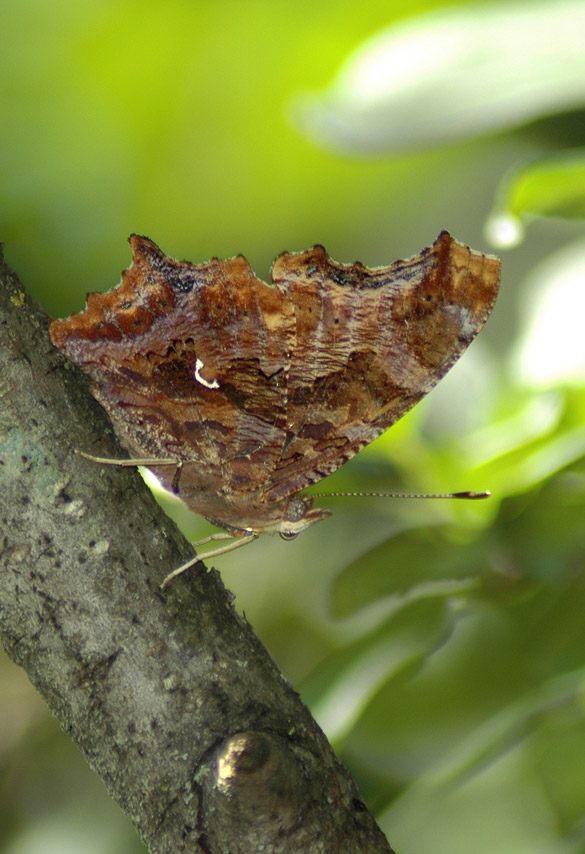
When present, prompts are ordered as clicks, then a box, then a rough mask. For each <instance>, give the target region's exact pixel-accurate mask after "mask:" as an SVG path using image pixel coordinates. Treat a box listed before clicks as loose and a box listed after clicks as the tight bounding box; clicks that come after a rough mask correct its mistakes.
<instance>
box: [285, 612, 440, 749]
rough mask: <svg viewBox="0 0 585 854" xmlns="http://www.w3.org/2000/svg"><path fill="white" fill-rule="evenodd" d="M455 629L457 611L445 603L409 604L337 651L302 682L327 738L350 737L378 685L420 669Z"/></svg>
mask: <svg viewBox="0 0 585 854" xmlns="http://www.w3.org/2000/svg"><path fill="white" fill-rule="evenodd" d="M452 628H453V614H452V611H451V608H450V607H449V605H448V603H446V602H445V601H443V600H437V599H420V600H415V601H413V602H405V603H404V605H403V606H402V607H398V608H397V609H396V610H395V611H394V613H393V614H392V615H391V616H390V617H389V618H388V619H386V620H385V621H384V623H383V624H382V625H381V626H379V627H377V628H376V629H375V631H373V632H370V633H369V634H368V635H367V636H366V637H363V638H360V639H359V640H358V641H356V642H355V643H353V644H350V645H348V646H346V647H344V648H342V649H341V650H339V651H337V652H335V653H333V654H332V655H331V656H330V657H329V658H328V659H327V661H325V662H324V663H323V664H322V665H320V666H319V667H318V668H317V669H316V670H315V671H314V672H313V673H312V674H311V676H310V677H309V678H308V679H306V680H305V681H304V683H303V685H302V686H301V694H302V696H303V699H304V700H305V702H307V703H308V704H309V705H310V706H311V710H312V712H313V714H314V715H315V718H316V719H317V720H318V721H319V723H320V725H321V726H322V727H323V728H324V729H325V730H326V732H327V735H328V737H329V738H331V739H341V738H343V737H344V736H345V735H347V733H348V732H350V731H351V729H352V728H353V726H354V725H355V723H356V721H357V720H358V719H359V717H360V716H361V715H362V713H363V712H364V710H365V709H366V707H367V706H368V704H369V703H370V701H371V700H372V698H373V697H374V696H375V695H376V693H377V692H378V691H379V690H380V688H381V687H382V686H383V685H385V684H387V683H388V681H389V680H391V679H394V678H396V677H397V676H399V675H402V674H404V673H405V672H407V671H409V670H412V669H413V668H416V667H418V666H419V665H420V663H421V662H422V661H423V660H424V659H425V658H426V657H427V656H429V655H430V654H431V653H433V652H434V651H435V650H436V649H437V648H438V647H440V646H441V645H442V644H443V643H444V642H445V641H446V639H447V638H448V637H449V636H450V634H451V631H452Z"/></svg>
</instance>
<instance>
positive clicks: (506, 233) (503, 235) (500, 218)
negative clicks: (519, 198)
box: [485, 214, 525, 249]
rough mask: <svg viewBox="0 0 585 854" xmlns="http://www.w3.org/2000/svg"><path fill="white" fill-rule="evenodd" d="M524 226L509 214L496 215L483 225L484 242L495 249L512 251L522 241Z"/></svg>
mask: <svg viewBox="0 0 585 854" xmlns="http://www.w3.org/2000/svg"><path fill="white" fill-rule="evenodd" d="M524 235H525V231H524V226H523V225H522V223H521V221H520V220H519V219H518V218H517V217H515V216H512V215H511V214H496V215H494V216H491V217H490V218H489V219H488V221H487V222H486V224H485V237H486V240H487V241H488V242H489V243H491V245H492V246H495V247H496V248H497V249H514V247H515V246H519V245H520V243H522V241H523V240H524Z"/></svg>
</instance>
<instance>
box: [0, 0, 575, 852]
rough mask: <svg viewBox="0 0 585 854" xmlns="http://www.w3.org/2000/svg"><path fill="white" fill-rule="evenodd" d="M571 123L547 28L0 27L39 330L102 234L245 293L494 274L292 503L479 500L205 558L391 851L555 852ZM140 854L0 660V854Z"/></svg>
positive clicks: (567, 56) (183, 12)
mask: <svg viewBox="0 0 585 854" xmlns="http://www.w3.org/2000/svg"><path fill="white" fill-rule="evenodd" d="M584 110H585V7H584V6H583V4H582V2H576V0H573V2H568V0H550V2H543V3H539V4H537V3H535V2H533V0H527V2H525V3H522V2H514V3H513V2H508V0H501V2H499V3H498V2H494V3H491V4H488V3H483V4H478V3H472V2H459V3H456V4H453V3H451V4H448V5H447V4H444V3H433V2H432V0H426V2H423V1H422V0H408V2H405V0H359V2H358V0H317V2H315V0H312V2H307V0H288V1H287V2H281V3H274V2H272V0H248V2H237V0H191V2H187V0H166V2H164V3H162V2H155V0H141V2H136V1H135V0H99V2H97V0H87V2H83V3H79V2H74V0H52V2H46V0H4V2H3V3H2V8H1V9H0V127H1V133H0V238H1V239H2V240H3V241H4V243H5V255H6V258H7V260H8V261H9V263H10V264H11V265H12V266H13V267H14V269H15V270H16V271H17V272H18V273H19V275H20V276H21V277H22V279H23V281H24V283H25V285H26V287H27V288H28V290H29V291H30V292H31V293H32V294H33V295H34V296H35V297H36V298H37V299H38V300H40V301H41V302H43V303H44V304H45V305H46V307H47V309H48V310H49V312H50V313H51V314H53V315H54V316H59V315H64V314H69V313H71V312H72V311H78V310H80V309H81V308H82V307H83V301H84V295H85V293H86V292H87V291H92V290H108V289H109V288H110V287H112V286H114V285H115V284H116V283H117V281H118V280H119V275H120V271H121V270H122V269H123V268H124V267H126V266H127V265H128V264H129V261H130V253H129V247H128V246H127V244H126V238H127V236H128V235H129V234H130V233H131V232H138V233H143V234H147V235H149V236H150V237H152V238H153V239H154V240H155V241H156V242H157V243H159V244H160V245H161V247H162V248H163V249H164V250H165V251H166V252H167V253H168V254H171V255H173V256H175V257H179V258H188V259H189V260H192V261H203V260H206V259H207V258H209V257H211V256H213V255H217V256H220V257H221V256H230V255H234V254H236V253H238V252H242V253H243V254H245V255H246V257H247V258H248V259H249V261H250V262H251V263H252V265H253V267H254V268H255V270H256V271H257V273H258V274H259V275H261V276H263V277H267V276H268V274H269V269H270V264H271V262H272V260H273V258H274V257H275V256H276V255H277V254H278V253H279V252H281V251H283V250H299V249H304V248H307V247H309V246H312V245H313V244H314V243H316V242H319V243H323V244H324V245H325V246H326V247H327V249H328V251H329V253H330V254H331V255H332V256H333V257H334V258H336V259H338V260H340V261H346V262H351V261H354V260H356V259H359V260H361V261H362V262H364V263H366V264H369V265H376V264H387V263H389V262H391V261H393V260H394V259H395V258H398V257H406V256H409V255H412V254H414V253H416V252H418V251H420V250H421V249H422V247H424V246H426V245H428V244H429V243H430V242H432V240H433V239H434V238H435V237H436V235H437V233H438V232H439V231H440V230H441V229H442V228H447V229H449V230H450V231H451V232H452V233H453V234H454V235H455V236H456V237H457V238H458V239H459V240H462V241H464V242H465V243H468V244H470V245H471V246H473V247H474V248H475V249H480V250H482V251H492V252H497V253H498V254H500V256H501V258H502V263H503V278H502V289H501V294H500V297H499V300H498V304H497V306H496V309H495V311H494V313H493V316H492V318H491V319H490V321H489V323H488V324H487V326H486V328H485V330H484V331H483V332H482V333H481V335H480V337H479V339H478V340H477V341H476V342H475V343H474V344H473V345H472V347H471V349H470V350H469V352H468V353H466V354H465V356H464V358H463V359H462V361H461V362H460V363H459V364H458V365H457V366H456V367H455V368H454V369H453V371H452V372H451V373H450V374H449V376H448V377H447V378H445V379H444V380H443V381H442V382H441V383H440V385H439V387H438V388H437V389H435V390H434V391H433V393H432V394H431V395H430V397H429V398H428V399H427V400H425V401H424V402H423V403H422V404H420V405H419V406H418V407H417V408H416V409H415V410H414V411H413V412H412V413H410V414H409V415H408V416H407V417H405V418H404V419H403V420H402V421H401V422H400V423H399V424H398V425H396V426H394V427H393V428H392V430H391V431H389V432H388V433H387V434H386V435H385V436H384V437H382V438H381V439H379V440H378V441H377V442H376V443H374V445H373V446H371V447H370V448H368V449H367V450H365V451H364V452H362V453H361V454H360V455H359V457H357V458H356V459H355V460H353V461H352V462H351V463H350V464H349V465H348V466H346V467H344V468H343V469H342V470H341V471H339V472H338V473H337V474H336V475H334V476H332V477H331V478H329V479H328V481H327V484H326V486H327V488H330V489H342V490H343V489H345V490H355V489H365V490H368V491H372V490H389V489H402V490H405V491H415V492H419V491H425V492H427V491H428V492H434V491H445V490H449V491H451V490H462V489H490V490H491V491H492V492H493V497H492V498H491V499H490V500H489V501H487V502H481V503H478V504H464V503H461V502H430V501H419V502H409V501H385V500H369V499H362V500H357V499H349V498H347V499H330V503H329V505H328V506H330V507H331V508H332V509H334V511H335V513H334V515H333V517H332V518H331V519H329V520H326V521H325V522H323V523H321V524H320V525H318V526H315V527H314V528H312V529H311V530H309V531H307V532H306V533H305V534H304V535H303V536H301V537H299V538H298V539H297V540H296V541H295V542H294V543H284V542H282V541H281V540H280V539H279V538H278V537H275V538H271V537H263V538H261V539H260V540H259V541H258V542H257V543H255V544H253V545H252V546H250V547H248V548H247V549H243V550H242V551H237V552H235V553H233V554H230V555H226V556H224V557H223V558H218V559H217V561H216V565H217V566H218V568H220V569H221V571H222V574H223V577H224V580H225V583H226V584H227V586H228V587H230V588H231V589H232V590H233V591H234V593H235V594H236V606H237V607H239V608H241V609H242V610H245V612H246V615H247V617H248V619H249V620H250V621H251V623H252V624H253V626H254V627H255V629H256V631H257V632H258V634H259V635H260V637H261V638H262V640H263V641H264V643H265V644H266V645H267V646H268V648H269V649H270V650H271V652H272V654H273V655H274V657H275V658H276V660H277V662H278V663H279V665H280V667H281V668H282V670H283V672H284V673H285V674H286V675H287V677H288V678H289V679H290V680H291V681H292V683H293V684H294V685H295V687H296V688H297V689H298V690H299V691H300V692H301V694H302V695H303V697H304V698H305V699H306V701H307V702H308V703H309V704H310V706H311V708H312V710H313V712H314V714H315V715H316V717H317V719H318V721H319V722H320V723H321V725H322V726H323V728H324V729H325V731H326V733H327V734H328V736H329V737H330V739H331V740H332V742H333V744H334V745H335V747H336V749H337V750H338V751H339V753H340V755H341V757H342V759H343V760H344V762H345V763H346V764H347V765H348V766H349V767H350V769H351V771H352V773H353V774H354V776H355V777H356V779H357V781H358V783H359V785H360V787H361V789H362V792H363V794H364V797H365V798H366V800H367V801H368V803H369V804H370V805H371V807H372V808H373V809H374V810H375V811H376V813H377V815H378V817H379V820H380V823H381V825H382V827H383V828H384V830H385V831H386V832H387V834H388V837H389V839H390V841H391V843H392V845H393V846H394V847H395V848H396V849H397V851H399V852H400V854H423V853H424V854H427V852H429V851H432V852H433V854H447V852H448V854H468V852H469V851H473V852H475V854H488V852H489V854H493V852H494V851H497V852H498V853H499V854H508V852H509V854H524V852H526V854H528V853H529V852H530V854H534V852H535V851H538V852H539V854H561V852H562V854H572V852H575V854H577V852H582V851H583V850H585V625H584V623H585V512H584V511H585V461H584V455H585V420H584V416H585V381H584V377H585V336H584V334H583V317H584V315H585V242H584V240H583V218H584V216H585V155H584V150H585V149H584V148H583V146H585V112H584ZM161 500H165V499H164V498H162V499H161ZM323 503H326V502H325V501H324V500H323ZM165 507H166V508H167V509H168V512H170V513H171V515H173V516H174V518H175V519H176V520H177V521H178V523H179V524H180V525H181V527H182V528H183V530H184V531H185V532H186V533H187V535H188V536H189V537H192V538H197V537H201V536H205V535H206V533H209V532H210V528H209V526H208V525H207V524H206V523H205V522H204V521H202V520H200V519H197V518H196V517H194V516H192V515H191V514H188V513H187V512H186V511H185V510H184V509H183V508H181V507H180V506H179V505H178V504H177V503H176V502H175V501H173V500H172V499H170V500H168V499H167V500H166V503H165ZM144 536H145V537H148V536H149V532H148V530H145V531H144ZM274 566H278V567H279V570H278V572H277V573H275V572H274V571H273V569H272V567H274ZM269 568H270V569H269ZM143 850H144V849H143V847H142V845H141V843H140V842H139V840H138V838H137V837H136V835H135V833H134V830H133V829H132V827H131V826H130V825H129V823H128V822H127V821H126V819H125V817H124V816H123V815H122V813H121V812H120V811H119V810H118V808H117V807H116V806H115V805H114V804H113V803H112V802H110V801H109V799H108V796H107V794H106V792H105V790H104V789H103V786H102V784H101V782H100V781H99V780H98V779H97V778H96V777H94V776H93V775H92V773H91V772H90V771H89V769H87V768H86V766H85V764H84V762H83V760H82V758H81V756H80V755H79V754H78V753H77V750H76V748H75V747H74V746H72V745H71V744H70V742H69V741H68V739H67V737H66V736H65V735H64V734H63V733H62V732H61V731H60V729H59V727H58V725H57V724H56V722H55V721H54V720H53V719H52V718H51V716H50V714H49V713H48V712H47V710H46V708H45V707H44V705H43V703H42V701H41V700H40V698H39V697H38V696H37V695H36V694H35V692H34V690H33V689H32V688H31V686H30V685H29V684H28V682H27V681H26V678H25V676H24V674H23V673H22V672H21V671H20V670H19V669H18V668H17V667H16V666H14V665H13V664H12V663H11V662H10V661H8V660H7V659H5V658H1V659H0V852H2V854H37V852H43V854H52V852H59V854H68V852H83V854H102V852H103V854H106V852H107V854H114V852H119V854H122V852H124V854H138V852H141V851H143Z"/></svg>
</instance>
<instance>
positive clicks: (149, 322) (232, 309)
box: [50, 232, 499, 530]
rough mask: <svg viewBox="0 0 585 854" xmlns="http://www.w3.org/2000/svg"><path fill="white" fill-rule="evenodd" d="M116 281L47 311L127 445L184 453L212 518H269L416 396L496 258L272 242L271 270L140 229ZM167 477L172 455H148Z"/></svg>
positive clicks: (464, 334)
mask: <svg viewBox="0 0 585 854" xmlns="http://www.w3.org/2000/svg"><path fill="white" fill-rule="evenodd" d="M130 242H131V245H132V249H133V253H134V260H133V264H132V266H131V267H130V268H129V269H128V270H126V271H125V272H124V273H123V276H122V282H121V283H120V285H118V287H116V288H114V289H113V290H111V291H109V292H108V293H106V294H91V295H90V296H89V297H88V300H87V306H86V309H85V311H83V312H81V313H80V314H76V315H73V316H72V317H70V318H67V319H65V320H56V321H54V322H53V323H52V324H51V329H50V333H51V338H52V340H53V342H54V343H55V344H56V346H57V347H59V348H60V349H61V350H62V351H63V352H64V353H65V354H66V355H67V356H68V357H69V358H70V359H71V360H72V361H73V362H75V363H76V364H78V365H80V366H81V367H82V368H83V370H84V371H85V372H86V373H87V374H89V375H90V377H91V378H92V379H93V381H94V387H93V394H94V396H95V397H96V398H97V399H98V400H99V401H100V403H102V405H103V406H104V407H105V408H106V409H107V411H108V412H109V414H110V416H111V418H112V420H113V422H114V426H115V428H116V432H117V433H118V436H119V438H120V440H121V441H122V443H123V444H124V445H125V446H126V447H127V448H128V449H129V450H130V451H131V452H132V453H133V454H134V455H135V456H136V457H138V458H144V457H150V458H157V459H162V458H169V457H170V458H175V459H178V460H182V461H184V462H185V463H186V464H188V465H185V466H184V467H183V469H182V470H181V473H180V478H179V494H180V495H181V497H182V498H183V499H184V500H185V502H186V503H187V504H188V505H189V506H190V507H191V508H192V509H193V510H196V511H197V512H199V513H201V514H202V515H204V516H206V518H208V519H211V520H212V521H213V522H215V523H216V524H218V525H224V526H225V527H231V528H236V529H243V528H250V529H252V530H262V529H271V528H273V527H274V524H275V523H276V522H277V521H278V520H279V519H280V518H282V515H281V514H282V512H284V511H283V510H282V509H281V507H280V506H279V502H281V500H283V499H286V498H287V497H288V496H291V495H294V494H295V493H296V492H298V491H300V490H301V489H303V488H304V487H305V486H307V485H308V484H310V483H313V482H315V481H317V480H319V479H320V478H322V477H324V476H325V475H327V474H329V473H330V472H332V471H334V470H335V469H336V468H338V467H339V466H340V465H341V464H342V463H344V462H345V461H346V460H348V459H349V458H350V457H352V456H353V455H354V454H356V453H357V452H358V451H359V450H360V448H362V447H363V446H364V445H366V444H367V443H368V442H371V441H372V439H374V438H376V436H379V435H380V434H381V433H382V432H383V431H384V430H385V429H386V428H387V427H389V426H390V425H391V424H393V423H394V422H395V421H396V420H397V419H398V418H400V416H401V415H403V414H404V413H405V412H406V411H407V410H408V409H410V408H411V407H412V406H413V405H414V404H415V403H416V402H417V401H418V400H420V398H421V397H423V396H424V395H425V394H426V393H427V392H428V391H429V390H430V389H431V388H432V387H433V386H434V385H435V383H436V382H438V380H439V379H440V378H441V377H442V376H444V374H445V373H446V372H447V371H448V369H449V368H450V367H451V365H452V364H453V363H454V362H455V361H456V360H457V359H458V358H459V356H460V355H461V354H462V353H463V351H464V350H465V348H466V347H467V346H468V344H469V343H470V341H471V340H472V339H473V338H474V337H475V335H476V334H477V333H478V332H479V330H480V329H481V327H482V326H483V324H484V323H485V321H486V319H487V317H488V315H489V313H490V311H491V308H492V306H493V303H494V301H495V298H496V293H497V288H498V280H499V262H498V261H497V260H496V259H495V258H491V257H489V256H485V255H481V254H479V253H475V252H472V251H471V250H470V249H468V248H467V247H466V246H463V245H462V244H459V243H457V242H456V241H455V240H453V239H452V238H451V237H450V236H449V235H448V234H447V233H446V232H443V233H442V234H440V235H439V237H438V239H437V240H436V242H435V243H434V245H433V246H432V247H430V248H428V249H425V250H424V251H423V252H422V253H421V254H420V255H418V256H416V257H415V258H412V259H410V260H407V261H398V262H396V263H395V264H392V265H391V266H389V267H385V268H377V269H372V270H370V269H367V268H365V267H363V266H362V265H361V264H352V265H347V266H346V265H343V264H337V263H336V262H334V261H332V260H331V259H330V258H329V257H328V255H327V253H326V252H325V250H324V249H323V247H321V246H316V247H314V248H313V249H311V250H309V251H307V252H300V253H295V254H288V253H285V254H284V255H281V256H280V257H279V258H277V259H276V261H275V263H274V266H273V269H272V279H273V282H274V284H273V285H268V284H265V283H264V282H262V281H260V280H259V279H258V278H256V276H255V275H254V273H253V271H252V269H251V267H250V265H249V264H248V262H247V261H246V260H245V259H244V258H243V257H242V256H237V257H236V258H232V259H229V260H226V261H220V260H218V259H216V258H215V259H212V260H211V261H209V262H208V263H205V264H199V265H196V264H191V263H189V262H186V261H175V260H173V259H171V258H168V257H167V256H166V255H165V254H164V253H163V252H162V251H161V250H160V249H159V248H158V247H157V246H156V244H154V243H153V242H152V241H150V240H149V239H148V238H144V237H138V236H136V235H133V236H132V237H131V238H130ZM153 470H154V471H155V473H156V474H157V475H158V476H159V478H160V479H161V481H162V482H163V484H164V485H165V486H166V487H167V488H171V487H172V485H173V477H174V475H175V472H174V470H173V468H172V467H153Z"/></svg>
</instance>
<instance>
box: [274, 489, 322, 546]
mask: <svg viewBox="0 0 585 854" xmlns="http://www.w3.org/2000/svg"><path fill="white" fill-rule="evenodd" d="M327 516H331V510H323V509H321V508H319V507H316V508H313V499H312V498H309V496H306V495H293V496H292V498H288V499H287V500H286V501H285V502H284V513H283V515H282V519H281V520H280V522H279V523H278V525H277V527H276V530H277V531H278V533H279V534H280V536H281V537H282V539H283V540H294V538H295V537H296V536H297V535H298V534H300V533H301V531H304V530H305V529H306V528H308V527H309V526H310V525H312V524H313V523H314V522H319V521H320V520H321V519H325V518H326V517H327Z"/></svg>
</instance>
